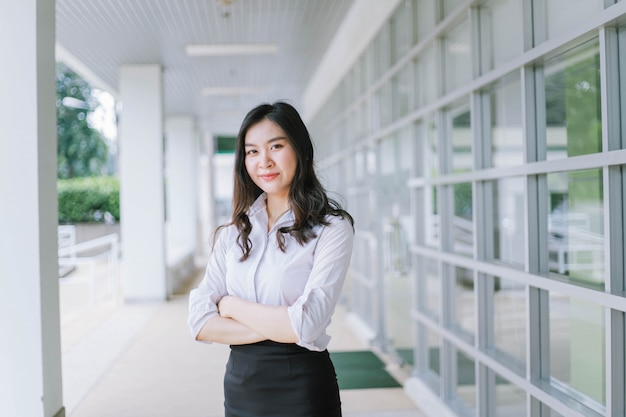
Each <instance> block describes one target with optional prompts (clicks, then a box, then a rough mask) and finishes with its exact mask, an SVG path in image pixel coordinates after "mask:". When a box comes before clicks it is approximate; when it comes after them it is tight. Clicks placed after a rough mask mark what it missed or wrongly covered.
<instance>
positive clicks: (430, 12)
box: [413, 0, 439, 41]
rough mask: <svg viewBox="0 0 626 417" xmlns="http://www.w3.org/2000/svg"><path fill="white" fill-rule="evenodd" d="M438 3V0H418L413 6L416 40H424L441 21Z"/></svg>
mask: <svg viewBox="0 0 626 417" xmlns="http://www.w3.org/2000/svg"><path fill="white" fill-rule="evenodd" d="M437 3H438V0H417V5H416V7H414V8H413V9H414V13H415V22H416V25H415V36H416V41H422V40H423V39H424V38H425V37H427V36H428V35H429V34H430V33H431V32H432V31H433V29H434V28H435V25H436V24H437V22H439V16H438V13H437Z"/></svg>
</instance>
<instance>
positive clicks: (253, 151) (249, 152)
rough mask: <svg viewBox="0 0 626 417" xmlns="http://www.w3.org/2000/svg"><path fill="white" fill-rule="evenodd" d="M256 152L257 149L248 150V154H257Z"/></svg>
mask: <svg viewBox="0 0 626 417" xmlns="http://www.w3.org/2000/svg"><path fill="white" fill-rule="evenodd" d="M255 153H256V150H255V149H249V150H248V151H247V152H246V155H252V154H255Z"/></svg>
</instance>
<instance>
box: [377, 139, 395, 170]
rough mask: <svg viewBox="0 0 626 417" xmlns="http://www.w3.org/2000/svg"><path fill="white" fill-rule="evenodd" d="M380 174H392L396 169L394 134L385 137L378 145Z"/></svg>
mask: <svg viewBox="0 0 626 417" xmlns="http://www.w3.org/2000/svg"><path fill="white" fill-rule="evenodd" d="M378 158H379V159H380V174H381V175H391V174H393V173H394V172H395V169H396V166H397V165H396V144H395V141H394V140H393V137H392V136H388V137H385V138H383V139H382V140H381V141H380V145H379V147H378Z"/></svg>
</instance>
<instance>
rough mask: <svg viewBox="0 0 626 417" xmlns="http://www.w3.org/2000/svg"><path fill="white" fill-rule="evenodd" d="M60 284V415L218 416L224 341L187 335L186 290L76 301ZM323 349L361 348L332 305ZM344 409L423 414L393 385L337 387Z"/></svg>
mask: <svg viewBox="0 0 626 417" xmlns="http://www.w3.org/2000/svg"><path fill="white" fill-rule="evenodd" d="M85 291H86V290H85V289H84V288H83V289H81V288H79V286H78V285H64V286H63V285H62V287H61V302H62V309H61V322H62V350H63V392H64V400H65V406H66V413H67V416H68V417H108V416H111V417H161V416H163V417H165V416H167V417H218V416H223V388H222V378H223V374H224V366H225V364H226V359H227V356H228V346H224V345H218V344H213V345H204V344H201V343H198V342H195V341H193V340H192V338H191V336H190V334H189V330H188V328H187V324H186V319H187V294H181V295H177V296H175V297H174V298H173V299H172V300H170V301H168V302H162V303H148V304H125V305H121V306H114V305H113V303H111V302H110V301H107V299H102V300H100V301H99V302H98V303H97V304H96V305H93V306H89V305H87V306H85V305H82V306H80V300H85V298H82V296H81V292H85ZM329 332H330V334H331V336H333V340H332V341H331V345H330V346H329V350H331V351H333V350H335V351H337V350H358V349H365V348H366V347H365V346H364V345H363V343H362V342H361V341H360V340H359V339H357V338H356V337H355V336H354V335H353V334H352V333H351V331H350V330H349V329H348V328H347V327H346V320H345V312H344V311H343V310H342V309H341V308H339V309H338V311H337V313H336V315H335V318H334V320H333V324H332V325H331V329H330V331H329ZM341 398H342V403H343V411H344V417H409V416H411V417H424V416H425V414H422V413H421V412H420V411H419V410H418V409H417V408H416V407H415V405H414V404H413V402H412V401H411V400H409V398H408V397H407V396H406V395H405V394H404V392H403V390H402V389H401V388H385V389H366V390H342V391H341Z"/></svg>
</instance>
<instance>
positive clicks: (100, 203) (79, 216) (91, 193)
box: [57, 177, 120, 223]
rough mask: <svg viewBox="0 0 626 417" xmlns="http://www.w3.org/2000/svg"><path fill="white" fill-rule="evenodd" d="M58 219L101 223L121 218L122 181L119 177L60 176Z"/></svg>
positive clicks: (62, 221)
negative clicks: (120, 181) (65, 177)
mask: <svg viewBox="0 0 626 417" xmlns="http://www.w3.org/2000/svg"><path fill="white" fill-rule="evenodd" d="M57 189H58V195H59V197H58V198H59V223H86V222H87V223H92V222H96V223H100V222H104V221H105V219H107V218H108V220H109V221H111V220H114V221H119V219H120V183H119V179H118V178H116V177H85V178H72V179H59V180H57ZM106 213H109V214H110V215H106Z"/></svg>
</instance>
